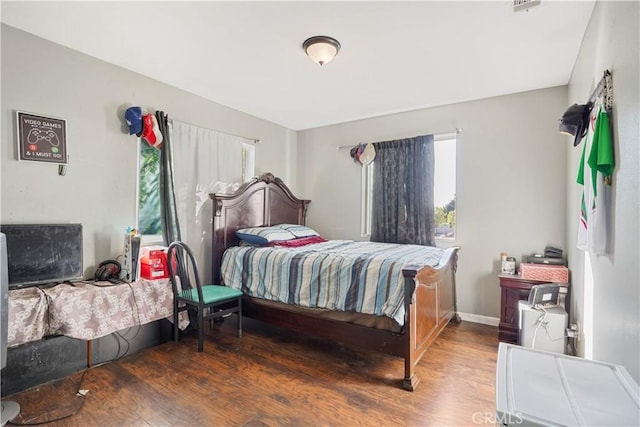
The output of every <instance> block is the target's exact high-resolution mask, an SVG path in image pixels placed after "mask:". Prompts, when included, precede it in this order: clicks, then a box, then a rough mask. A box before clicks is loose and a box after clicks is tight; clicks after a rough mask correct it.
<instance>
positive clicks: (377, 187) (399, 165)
mask: <svg viewBox="0 0 640 427" xmlns="http://www.w3.org/2000/svg"><path fill="white" fill-rule="evenodd" d="M375 147H376V158H375V161H374V162H375V167H374V169H373V201H372V204H373V211H372V225H371V241H374V242H386V243H402V244H416V245H426V246H435V239H434V230H435V219H434V202H433V177H434V148H433V135H422V136H417V137H415V138H406V139H399V140H395V141H384V142H378V143H376V145H375Z"/></svg>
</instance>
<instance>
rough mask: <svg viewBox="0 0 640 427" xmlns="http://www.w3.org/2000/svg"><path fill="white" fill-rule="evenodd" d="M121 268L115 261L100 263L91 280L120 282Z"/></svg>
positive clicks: (109, 260)
mask: <svg viewBox="0 0 640 427" xmlns="http://www.w3.org/2000/svg"><path fill="white" fill-rule="evenodd" d="M121 270H122V267H121V266H120V263H119V262H118V261H116V260H115V259H108V260H106V261H102V262H101V263H100V265H98V268H97V269H96V274H95V276H94V277H93V280H95V281H96V282H100V281H104V280H108V281H110V282H113V281H114V280H115V281H119V280H120V271H121Z"/></svg>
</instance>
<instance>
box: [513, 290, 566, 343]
mask: <svg viewBox="0 0 640 427" xmlns="http://www.w3.org/2000/svg"><path fill="white" fill-rule="evenodd" d="M518 314H519V315H520V317H519V322H520V340H519V344H520V345H521V346H524V347H531V348H536V349H538V350H545V351H551V352H554V353H562V354H566V349H567V337H566V335H567V334H566V329H567V326H568V323H569V316H568V315H567V312H566V311H564V309H563V308H562V307H560V306H557V305H556V306H551V307H545V308H544V310H543V309H541V308H533V307H531V306H530V305H529V303H528V302H527V301H520V302H518Z"/></svg>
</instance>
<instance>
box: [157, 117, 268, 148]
mask: <svg viewBox="0 0 640 427" xmlns="http://www.w3.org/2000/svg"><path fill="white" fill-rule="evenodd" d="M169 121H170V122H174V121H176V122H180V123H184V124H185V125H189V126H195V127H199V128H203V129H209V130H212V131H214V132H220V133H224V134H225V135H229V136H235V137H237V138H244V139H248V140H249V141H253V143H254V144H262V140H261V139H258V138H252V137H248V136H242V135H235V134H233V133H229V132H223V131H221V130H217V129H211V128H206V127H204V126H200V125H195V124H193V123H189V122H185V121H184V120H179V119H169Z"/></svg>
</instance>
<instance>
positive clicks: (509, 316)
mask: <svg viewBox="0 0 640 427" xmlns="http://www.w3.org/2000/svg"><path fill="white" fill-rule="evenodd" d="M498 278H499V279H500V294H501V298H500V324H499V325H498V339H499V340H500V341H504V342H508V343H514V344H517V343H518V338H519V335H520V333H519V327H518V321H519V318H518V301H522V300H525V301H526V300H528V299H529V292H530V291H531V287H532V286H534V285H539V284H542V283H549V282H545V281H539V280H529V279H523V278H522V277H520V275H517V274H499V275H498ZM560 286H561V287H560V296H559V297H558V300H559V301H558V302H559V303H560V305H561V306H562V307H564V309H565V310H567V312H568V311H569V310H568V309H567V307H568V306H569V298H568V297H569V285H560Z"/></svg>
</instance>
